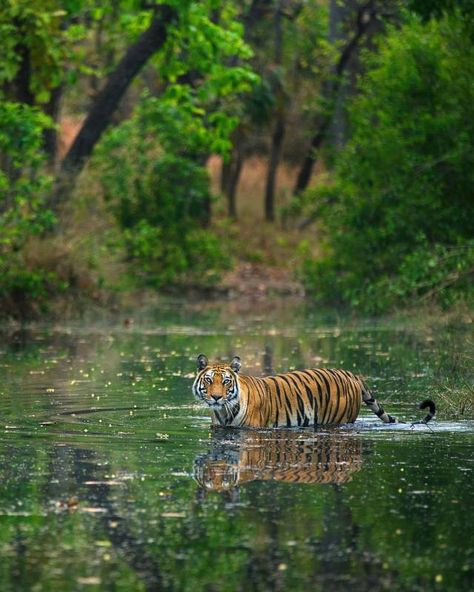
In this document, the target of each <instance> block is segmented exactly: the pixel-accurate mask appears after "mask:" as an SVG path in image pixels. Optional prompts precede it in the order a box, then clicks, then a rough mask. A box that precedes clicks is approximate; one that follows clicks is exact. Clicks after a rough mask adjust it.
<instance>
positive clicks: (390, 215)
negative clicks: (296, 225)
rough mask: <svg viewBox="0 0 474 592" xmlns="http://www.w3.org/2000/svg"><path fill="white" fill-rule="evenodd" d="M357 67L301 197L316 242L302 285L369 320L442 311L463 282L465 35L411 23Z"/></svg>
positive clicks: (456, 18)
mask: <svg viewBox="0 0 474 592" xmlns="http://www.w3.org/2000/svg"><path fill="white" fill-rule="evenodd" d="M366 66H367V73H366V74H365V75H364V77H363V78H362V80H361V81H360V85H359V89H360V94H359V95H358V96H357V97H356V98H355V99H354V100H353V103H352V105H351V106H350V109H349V116H350V122H351V130H352V138H351V140H350V141H349V142H348V144H347V146H346V147H345V148H344V149H343V151H342V152H341V154H340V155H339V156H338V158H337V161H336V165H335V171H334V180H333V182H332V183H331V184H330V185H327V184H326V185H325V186H323V187H322V188H321V187H320V188H318V189H316V190H314V189H313V190H310V191H309V192H308V193H307V194H306V195H305V196H304V197H303V201H302V203H303V204H305V207H306V208H309V209H310V214H309V215H311V216H313V217H316V218H317V219H318V220H319V225H320V228H321V232H322V233H323V241H324V257H323V258H322V260H318V261H312V260H307V261H306V262H305V265H304V269H303V274H304V280H305V281H306V284H307V287H308V291H309V292H310V293H311V294H313V295H314V296H315V297H316V298H318V299H320V300H329V301H334V300H338V301H341V302H345V303H350V304H352V305H356V306H361V307H362V308H365V309H366V310H369V311H378V310H382V309H384V308H389V307H393V306H397V305H403V304H406V303H407V302H410V301H412V300H413V298H414V297H415V298H417V299H420V298H421V299H431V298H432V299H436V300H438V301H441V302H443V303H446V304H450V303H451V302H452V301H453V299H456V298H459V297H465V296H466V294H467V293H468V292H469V286H470V282H469V279H471V281H472V274H473V273H474V258H473V242H472V240H471V239H472V238H473V237H474V199H473V189H472V188H473V186H474V166H473V165H474V150H473V146H474V86H473V85H472V80H473V79H474V45H473V42H472V37H471V36H470V34H469V31H468V30H467V27H466V25H465V22H464V21H463V19H462V18H461V17H460V15H459V14H457V13H455V14H453V15H451V16H445V17H444V18H443V19H441V20H439V21H436V20H431V21H429V22H427V23H421V22H420V21H419V20H418V19H416V18H415V17H411V18H410V19H409V21H408V22H407V23H406V24H405V25H404V26H403V27H402V29H401V30H392V31H391V32H390V33H389V35H388V36H387V37H386V38H384V39H383V40H382V41H381V43H380V47H379V51H378V53H376V54H372V55H370V56H368V57H367V58H366Z"/></svg>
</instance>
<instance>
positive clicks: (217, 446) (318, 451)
mask: <svg viewBox="0 0 474 592" xmlns="http://www.w3.org/2000/svg"><path fill="white" fill-rule="evenodd" d="M361 468H362V440H360V439H359V438H356V437H354V436H351V437H348V436H347V434H341V433H340V432H339V433H337V432H336V433H334V432H332V433H327V434H324V435H320V434H318V435H317V436H315V435H313V434H310V435H308V432H296V431H290V430H285V431H284V434H283V435H281V432H280V434H278V435H277V434H276V433H275V431H271V432H270V431H269V430H240V431H238V432H237V433H236V434H235V435H234V436H233V437H232V438H231V440H230V441H229V437H228V436H225V438H224V437H223V436H220V435H219V434H214V436H213V438H212V440H211V450H210V451H209V452H208V453H206V454H200V455H199V456H197V457H196V459H195V461H194V467H193V476H194V479H195V480H196V482H197V483H198V485H199V486H200V487H201V488H203V489H204V490H205V491H220V492H221V491H230V490H232V489H233V488H235V487H237V486H239V485H242V484H244V483H249V482H251V481H283V482H286V483H347V482H349V481H350V480H351V479H352V476H353V474H354V473H356V472H358V471H359V470H360V469H361Z"/></svg>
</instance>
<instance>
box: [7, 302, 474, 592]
mask: <svg viewBox="0 0 474 592" xmlns="http://www.w3.org/2000/svg"><path fill="white" fill-rule="evenodd" d="M473 333H474V331H473V328H472V326H471V325H468V324H462V323H460V324H459V325H457V326H452V327H444V326H443V327H440V325H432V324H429V323H420V324H418V325H414V324H413V321H398V322H395V321H392V322H390V323H383V322H379V323H373V322H362V321H350V322H348V321H342V320H338V319H331V318H321V317H318V316H315V315H312V314H310V313H308V312H307V311H305V310H300V309H298V308H291V307H286V308H285V309H283V310H273V311H272V310H269V311H266V312H265V314H261V315H260V316H256V315H255V314H253V313H251V312H248V313H246V314H242V313H237V312H236V311H229V310H219V309H218V308H217V309H215V310H213V309H210V310H207V311H201V310H189V309H186V308H180V307H178V306H175V307H171V306H170V307H168V308H166V309H164V310H161V311H159V312H156V313H154V314H147V315H143V316H142V317H137V318H136V319H135V322H134V323H133V324H132V323H130V322H128V321H126V322H113V323H110V322H107V321H105V320H104V321H102V322H97V321H96V322H95V323H93V324H92V323H88V322H83V323H76V324H68V325H54V326H53V325H50V326H39V327H35V328H29V329H24V330H21V331H16V332H14V331H12V330H7V329H5V330H4V331H3V333H2V334H1V337H2V340H1V342H0V343H1V345H0V376H1V384H0V438H1V440H0V442H1V443H0V483H1V493H0V554H1V557H2V561H1V563H0V590H2V592H8V591H10V590H11V591H15V592H16V591H19V590H28V591H29V590H32V591H42V590H47V591H49V590H51V591H53V590H54V591H59V590H60V591H61V592H64V591H69V590H90V591H94V590H114V591H121V590H124V591H130V590H139V591H141V590H173V591H174V590H176V591H187V590H191V591H192V592H198V591H200V590H206V591H239V590H243V591H245V592H247V591H250V590H257V591H262V592H263V591H267V590H316V591H319V590H324V591H328V590H329V591H331V590H337V591H340V590H351V591H352V592H354V591H358V590H360V591H371V590H374V591H375V590H390V591H394V590H395V591H398V590H399V591H407V590H409V591H417V590H430V591H431V590H443V591H444V590H453V591H454V590H455V591H462V590H472V588H473V582H474V536H473V535H474V526H473V524H474V516H473V513H474V512H473V507H474V503H473V498H474V496H473V494H474V480H473V469H474V454H473V453H474V423H473V422H472V421H467V420H456V421H448V420H443V419H442V417H443V415H442V412H443V403H442V402H440V401H439V400H438V403H439V406H440V407H441V414H440V417H441V419H439V420H437V421H435V422H433V423H432V424H430V425H431V429H428V428H427V427H424V426H415V427H414V428H413V429H412V428H411V426H410V424H400V425H395V426H385V425H383V424H382V423H381V422H380V421H379V420H378V419H377V418H376V417H375V416H373V415H370V413H369V412H368V411H365V410H364V411H363V414H362V417H361V419H359V420H358V421H357V422H356V424H355V425H354V426H350V427H348V426H345V427H338V428H333V429H323V430H318V431H317V432H314V431H313V430H312V429H301V430H285V429H280V430H262V431H250V430H249V431H245V430H229V429H227V430H226V429H222V428H217V429H211V427H210V420H209V417H208V412H207V411H206V410H205V409H204V408H202V407H201V406H199V405H198V404H197V403H196V402H195V401H194V400H193V398H192V395H191V390H190V388H191V383H192V378H193V376H194V369H195V358H196V356H197V355H198V354H199V353H201V352H203V353H205V354H206V355H208V356H209V357H210V358H211V359H217V358H218V357H224V358H227V359H229V358H230V357H232V356H233V355H240V357H241V358H242V362H243V371H244V372H246V373H257V374H259V373H268V372H272V371H284V370H289V369H293V368H303V367H311V366H313V367H314V366H330V367H344V368H346V369H349V370H353V371H355V372H357V373H360V374H363V375H364V376H366V378H367V382H368V383H369V384H370V386H371V387H372V388H373V390H374V391H375V394H376V396H377V397H378V398H379V399H380V401H381V402H383V404H384V406H385V407H386V409H387V411H389V412H390V413H392V414H394V415H396V416H398V417H399V418H401V419H406V420H408V421H412V420H415V419H417V418H419V417H420V415H419V412H417V409H416V403H417V402H418V401H419V400H421V399H423V398H426V397H427V396H433V397H435V398H436V395H437V393H439V392H440V389H442V388H443V384H444V383H443V381H444V379H445V378H446V376H448V377H449V378H450V383H449V384H450V385H451V387H452V386H453V385H454V386H455V385H456V380H458V382H459V383H461V381H465V380H466V376H465V375H463V374H462V373H461V372H460V371H458V366H457V364H458V362H457V360H459V359H460V358H462V357H464V356H466V355H469V356H470V355H471V354H472V348H473ZM469 352H470V353H469ZM468 379H469V380H471V379H472V376H471V377H468ZM444 406H445V407H446V404H444Z"/></svg>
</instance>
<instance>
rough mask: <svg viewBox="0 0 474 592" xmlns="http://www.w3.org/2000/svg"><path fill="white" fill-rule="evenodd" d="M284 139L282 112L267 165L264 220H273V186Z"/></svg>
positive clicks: (278, 119)
mask: <svg viewBox="0 0 474 592" xmlns="http://www.w3.org/2000/svg"><path fill="white" fill-rule="evenodd" d="M284 137H285V118H284V115H283V112H279V113H278V115H277V121H276V124H275V130H274V132H273V135H272V148H271V153H270V162H269V165H268V174H267V184H266V189H265V220H267V221H268V222H273V221H274V220H275V186H276V174H277V169H278V164H279V162H280V157H281V149H282V146H283V138H284Z"/></svg>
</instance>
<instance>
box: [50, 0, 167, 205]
mask: <svg viewBox="0 0 474 592" xmlns="http://www.w3.org/2000/svg"><path fill="white" fill-rule="evenodd" d="M175 15H176V13H175V11H174V10H173V9H172V8H171V7H170V6H168V5H159V6H157V7H156V9H155V14H154V16H153V20H152V22H151V24H150V26H149V27H148V29H147V30H146V31H144V32H143V33H142V34H141V36H140V37H139V39H138V40H137V41H136V42H135V43H134V44H132V45H131V46H130V47H129V48H128V49H127V51H126V52H125V55H124V56H123V57H122V59H121V60H120V62H119V63H118V64H117V67H116V68H115V70H114V71H113V72H112V73H111V74H110V76H109V78H108V80H107V83H106V85H105V87H104V88H103V89H102V91H101V92H100V93H99V94H98V95H97V97H96V99H95V101H94V104H93V105H92V107H91V110H90V111H89V114H88V115H87V117H86V119H85V121H84V123H83V125H82V127H81V129H80V130H79V133H78V134H77V136H76V139H75V140H74V142H73V143H72V145H71V147H70V148H69V150H68V152H67V154H66V156H65V157H64V159H63V161H62V162H61V165H60V170H59V176H58V180H57V183H56V187H55V190H54V191H53V194H52V199H51V200H50V204H49V205H50V207H52V208H57V206H58V205H59V204H60V203H61V202H62V201H65V199H67V197H68V195H69V192H70V190H71V189H72V187H73V186H74V183H75V181H76V178H77V176H78V175H79V173H80V172H81V170H82V168H83V167H84V164H85V162H86V161H87V159H88V158H89V157H90V155H91V154H92V150H93V148H94V146H95V145H96V143H97V141H98V140H99V138H100V137H101V136H102V134H103V133H104V131H105V130H106V129H107V127H108V126H109V124H110V122H111V120H112V116H113V114H114V113H115V111H116V109H117V107H118V105H119V103H120V101H121V99H122V97H123V95H124V94H125V92H126V90H127V88H128V87H129V85H130V83H131V82H132V80H133V78H134V77H135V76H136V75H137V74H138V72H139V71H140V70H141V69H142V67H143V66H144V65H145V64H146V62H147V61H148V60H149V59H150V57H151V56H152V55H153V54H154V53H155V52H156V51H158V50H159V49H160V48H161V47H162V46H163V45H164V43H165V41H166V37H167V27H168V26H169V25H170V24H171V23H172V21H173V20H174V18H175Z"/></svg>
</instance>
